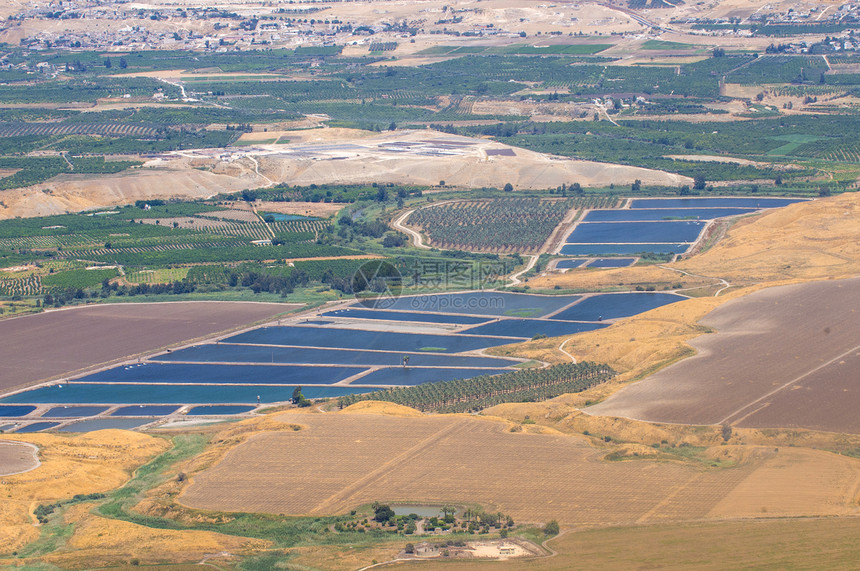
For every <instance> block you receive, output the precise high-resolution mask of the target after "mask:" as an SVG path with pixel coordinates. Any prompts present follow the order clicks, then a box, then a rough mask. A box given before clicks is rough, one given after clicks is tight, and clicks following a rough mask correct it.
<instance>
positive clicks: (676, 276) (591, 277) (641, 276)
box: [527, 266, 718, 291]
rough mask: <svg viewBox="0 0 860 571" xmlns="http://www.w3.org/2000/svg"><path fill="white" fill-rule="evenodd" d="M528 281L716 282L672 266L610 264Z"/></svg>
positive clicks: (618, 284) (539, 285) (596, 285)
mask: <svg viewBox="0 0 860 571" xmlns="http://www.w3.org/2000/svg"><path fill="white" fill-rule="evenodd" d="M527 281H528V285H529V286H530V287H532V288H535V289H552V288H553V287H554V286H559V287H561V288H563V289H581V290H592V291H593V290H601V289H606V288H619V289H635V288H636V286H643V287H645V286H649V285H653V286H656V287H657V288H658V289H662V288H663V286H665V285H669V284H677V283H680V284H683V286H684V287H686V288H692V287H701V286H706V285H710V284H713V283H717V281H718V280H716V279H714V278H700V277H695V276H685V275H683V274H680V273H678V272H673V271H672V270H667V269H664V268H661V267H658V266H636V267H632V268H614V269H607V270H597V269H594V270H588V269H582V270H570V271H567V272H565V273H563V274H561V273H549V274H547V275H543V276H537V277H534V278H531V279H529V280H527Z"/></svg>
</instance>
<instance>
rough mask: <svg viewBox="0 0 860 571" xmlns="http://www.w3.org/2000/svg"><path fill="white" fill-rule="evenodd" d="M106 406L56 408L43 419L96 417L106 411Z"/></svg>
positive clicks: (44, 415)
mask: <svg viewBox="0 0 860 571" xmlns="http://www.w3.org/2000/svg"><path fill="white" fill-rule="evenodd" d="M107 409H108V407H106V406H55V407H54V408H52V409H50V410H49V411H48V412H46V413H45V414H43V415H42V418H77V417H81V416H95V415H97V414H101V413H103V412H104V411H106V410H107Z"/></svg>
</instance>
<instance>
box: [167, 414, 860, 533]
mask: <svg viewBox="0 0 860 571" xmlns="http://www.w3.org/2000/svg"><path fill="white" fill-rule="evenodd" d="M364 412H365V413H364V414H353V413H351V412H350V411H343V412H340V413H326V414H295V413H287V414H283V415H280V416H278V417H277V418H278V420H280V421H281V422H287V423H292V424H297V425H301V426H304V427H305V428H304V429H303V430H300V431H293V430H280V431H273V432H264V433H260V434H257V435H254V436H252V437H250V438H249V439H247V440H246V441H244V442H242V443H241V444H238V445H237V446H236V447H235V448H233V449H232V450H230V451H229V452H228V453H227V454H226V455H225V456H224V458H223V460H221V461H220V462H218V463H216V464H215V465H214V466H212V467H211V468H208V469H206V470H204V471H202V472H200V473H198V474H196V475H195V476H194V477H193V478H192V482H191V484H190V485H189V487H188V488H187V489H186V490H185V491H184V493H183V494H182V495H181V496H180V497H179V501H180V503H182V504H183V505H186V506H189V507H192V508H198V509H205V510H217V511H255V512H267V513H284V514H310V515H328V514H339V513H344V512H346V511H348V510H350V509H353V508H356V507H357V506H360V505H363V504H368V503H371V502H374V501H382V502H392V503H399V502H402V503H430V504H445V503H455V504H457V503H461V504H480V505H482V506H483V507H484V508H486V509H489V510H499V511H502V512H504V513H506V514H510V515H512V516H513V517H514V519H515V520H517V521H522V522H544V521H547V520H549V519H557V520H558V521H559V522H560V523H562V524H563V525H566V526H572V525H612V524H630V523H642V522H660V521H679V520H690V519H700V518H706V517H732V516H746V515H748V509H749V508H748V506H747V505H746V504H745V503H744V498H745V497H747V496H748V494H750V493H752V494H755V490H756V489H765V487H766V483H767V482H768V481H779V482H780V485H779V487H777V488H775V491H773V492H771V494H772V497H773V499H774V500H775V501H776V500H777V499H778V498H779V497H780V496H783V495H786V494H791V498H790V501H786V502H783V504H782V505H783V506H784V508H783V512H782V514H784V515H810V514H828V515H831V514H848V513H853V511H854V509H855V495H856V494H857V485H858V481H860V460H855V459H849V458H844V457H840V456H836V455H835V454H831V453H828V452H820V451H807V450H802V451H801V450H795V449H780V451H779V452H776V451H775V450H774V448H772V447H764V446H748V447H745V448H743V449H741V450H735V449H733V448H732V447H728V448H726V449H725V450H723V449H721V448H719V447H717V448H715V449H714V450H713V451H712V455H713V456H714V460H713V461H717V460H725V459H728V460H729V462H728V463H727V464H733V467H729V468H712V467H709V466H710V462H711V460H708V461H707V462H698V463H683V462H678V461H668V460H666V459H661V460H659V461H658V460H651V459H647V458H646V457H644V456H640V457H638V458H637V457H634V456H633V454H629V453H628V454H627V455H628V457H629V458H631V459H630V460H622V461H609V460H606V459H604V456H606V454H607V453H608V452H612V451H616V450H618V449H617V448H597V447H595V446H593V445H592V444H591V441H590V440H589V439H587V438H584V437H582V436H573V435H564V434H560V433H557V432H555V431H547V430H544V431H543V432H544V433H529V432H511V431H510V427H511V426H512V425H511V424H510V423H507V422H500V421H496V420H491V419H484V418H473V417H468V416H464V415H436V416H418V417H416V416H411V417H410V416H402V415H400V412H399V411H398V410H396V409H395V410H392V411H389V414H386V415H382V414H372V412H371V411H370V410H365V411H364ZM391 412H393V413H394V414H390V413H391ZM630 448H631V445H624V447H623V450H622V452H625V451H627V452H629V450H628V449H630ZM632 449H635V450H637V451H638V450H641V451H642V452H643V454H644V452H645V449H646V447H644V446H641V447H639V448H636V447H635V445H634V446H633V447H632ZM726 453H728V456H727V457H726V458H725V459H724V458H719V457H718V456H719V455H720V454H726ZM633 458H635V459H633ZM811 464H815V465H817V466H818V467H819V469H820V470H821V471H822V472H825V473H827V474H829V475H828V476H827V477H826V478H817V479H810V478H809V476H810V473H809V467H810V465H811ZM525 490H528V492H527V493H525ZM747 490H753V491H752V492H748V491H747ZM733 494H734V495H733ZM727 498H728V499H727ZM736 498H737V499H736ZM768 501H769V500H768ZM718 506H719V509H717V508H718Z"/></svg>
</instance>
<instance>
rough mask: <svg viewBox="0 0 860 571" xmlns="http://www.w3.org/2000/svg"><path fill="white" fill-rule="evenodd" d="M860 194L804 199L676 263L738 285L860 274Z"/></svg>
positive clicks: (732, 231)
mask: <svg viewBox="0 0 860 571" xmlns="http://www.w3.org/2000/svg"><path fill="white" fill-rule="evenodd" d="M858 219H860V193H857V192H849V193H845V194H842V195H839V196H834V197H830V198H823V199H818V200H814V201H812V202H805V203H798V204H793V205H791V206H787V207H785V208H780V209H777V210H774V211H771V212H767V213H765V214H763V215H761V216H759V217H756V218H752V219H745V220H742V221H741V222H739V223H738V224H736V225H735V226H734V227H733V228H731V229H730V230H729V232H728V235H727V236H726V237H725V238H724V239H723V240H722V241H721V242H720V243H719V244H717V245H716V246H715V247H714V248H712V249H710V250H708V251H707V252H704V253H702V254H700V255H698V256H694V257H692V258H690V259H689V260H684V261H682V262H679V263H677V264H675V265H674V266H673V267H677V268H678V269H681V270H685V271H688V272H691V273H694V274H702V275H707V276H719V277H722V278H725V279H727V280H729V281H730V282H732V283H733V284H735V283H737V284H750V283H759V282H775V281H786V280H814V279H836V278H842V277H851V276H855V275H857V274H858V273H860V224H858V223H857V220H858Z"/></svg>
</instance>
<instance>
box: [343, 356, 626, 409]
mask: <svg viewBox="0 0 860 571" xmlns="http://www.w3.org/2000/svg"><path fill="white" fill-rule="evenodd" d="M614 375H615V372H614V371H613V370H612V369H611V368H609V367H607V366H606V365H600V364H596V363H589V362H582V363H565V364H562V365H555V366H553V367H549V368H546V369H524V370H520V371H515V372H511V373H504V374H501V375H483V376H480V377H474V378H471V379H457V380H453V381H445V382H439V383H426V384H423V385H417V386H414V387H396V388H392V389H387V390H383V391H376V392H372V393H365V394H360V395H346V396H342V397H339V398H338V406H340V407H341V408H343V407H346V406H349V405H351V404H354V403H357V402H359V401H362V400H379V401H386V402H393V403H396V404H402V405H405V406H409V407H412V408H416V409H418V410H421V411H423V412H446V413H450V412H472V411H478V410H481V409H483V408H487V407H489V406H494V405H497V404H501V403H505V402H536V401H541V400H546V399H550V398H554V397H557V396H559V395H562V394H565V393H577V392H582V391H584V390H586V389H588V388H590V387H593V386H595V385H598V384H600V383H604V382H606V381H608V380H609V379H611V378H612V377H613V376H614Z"/></svg>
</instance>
